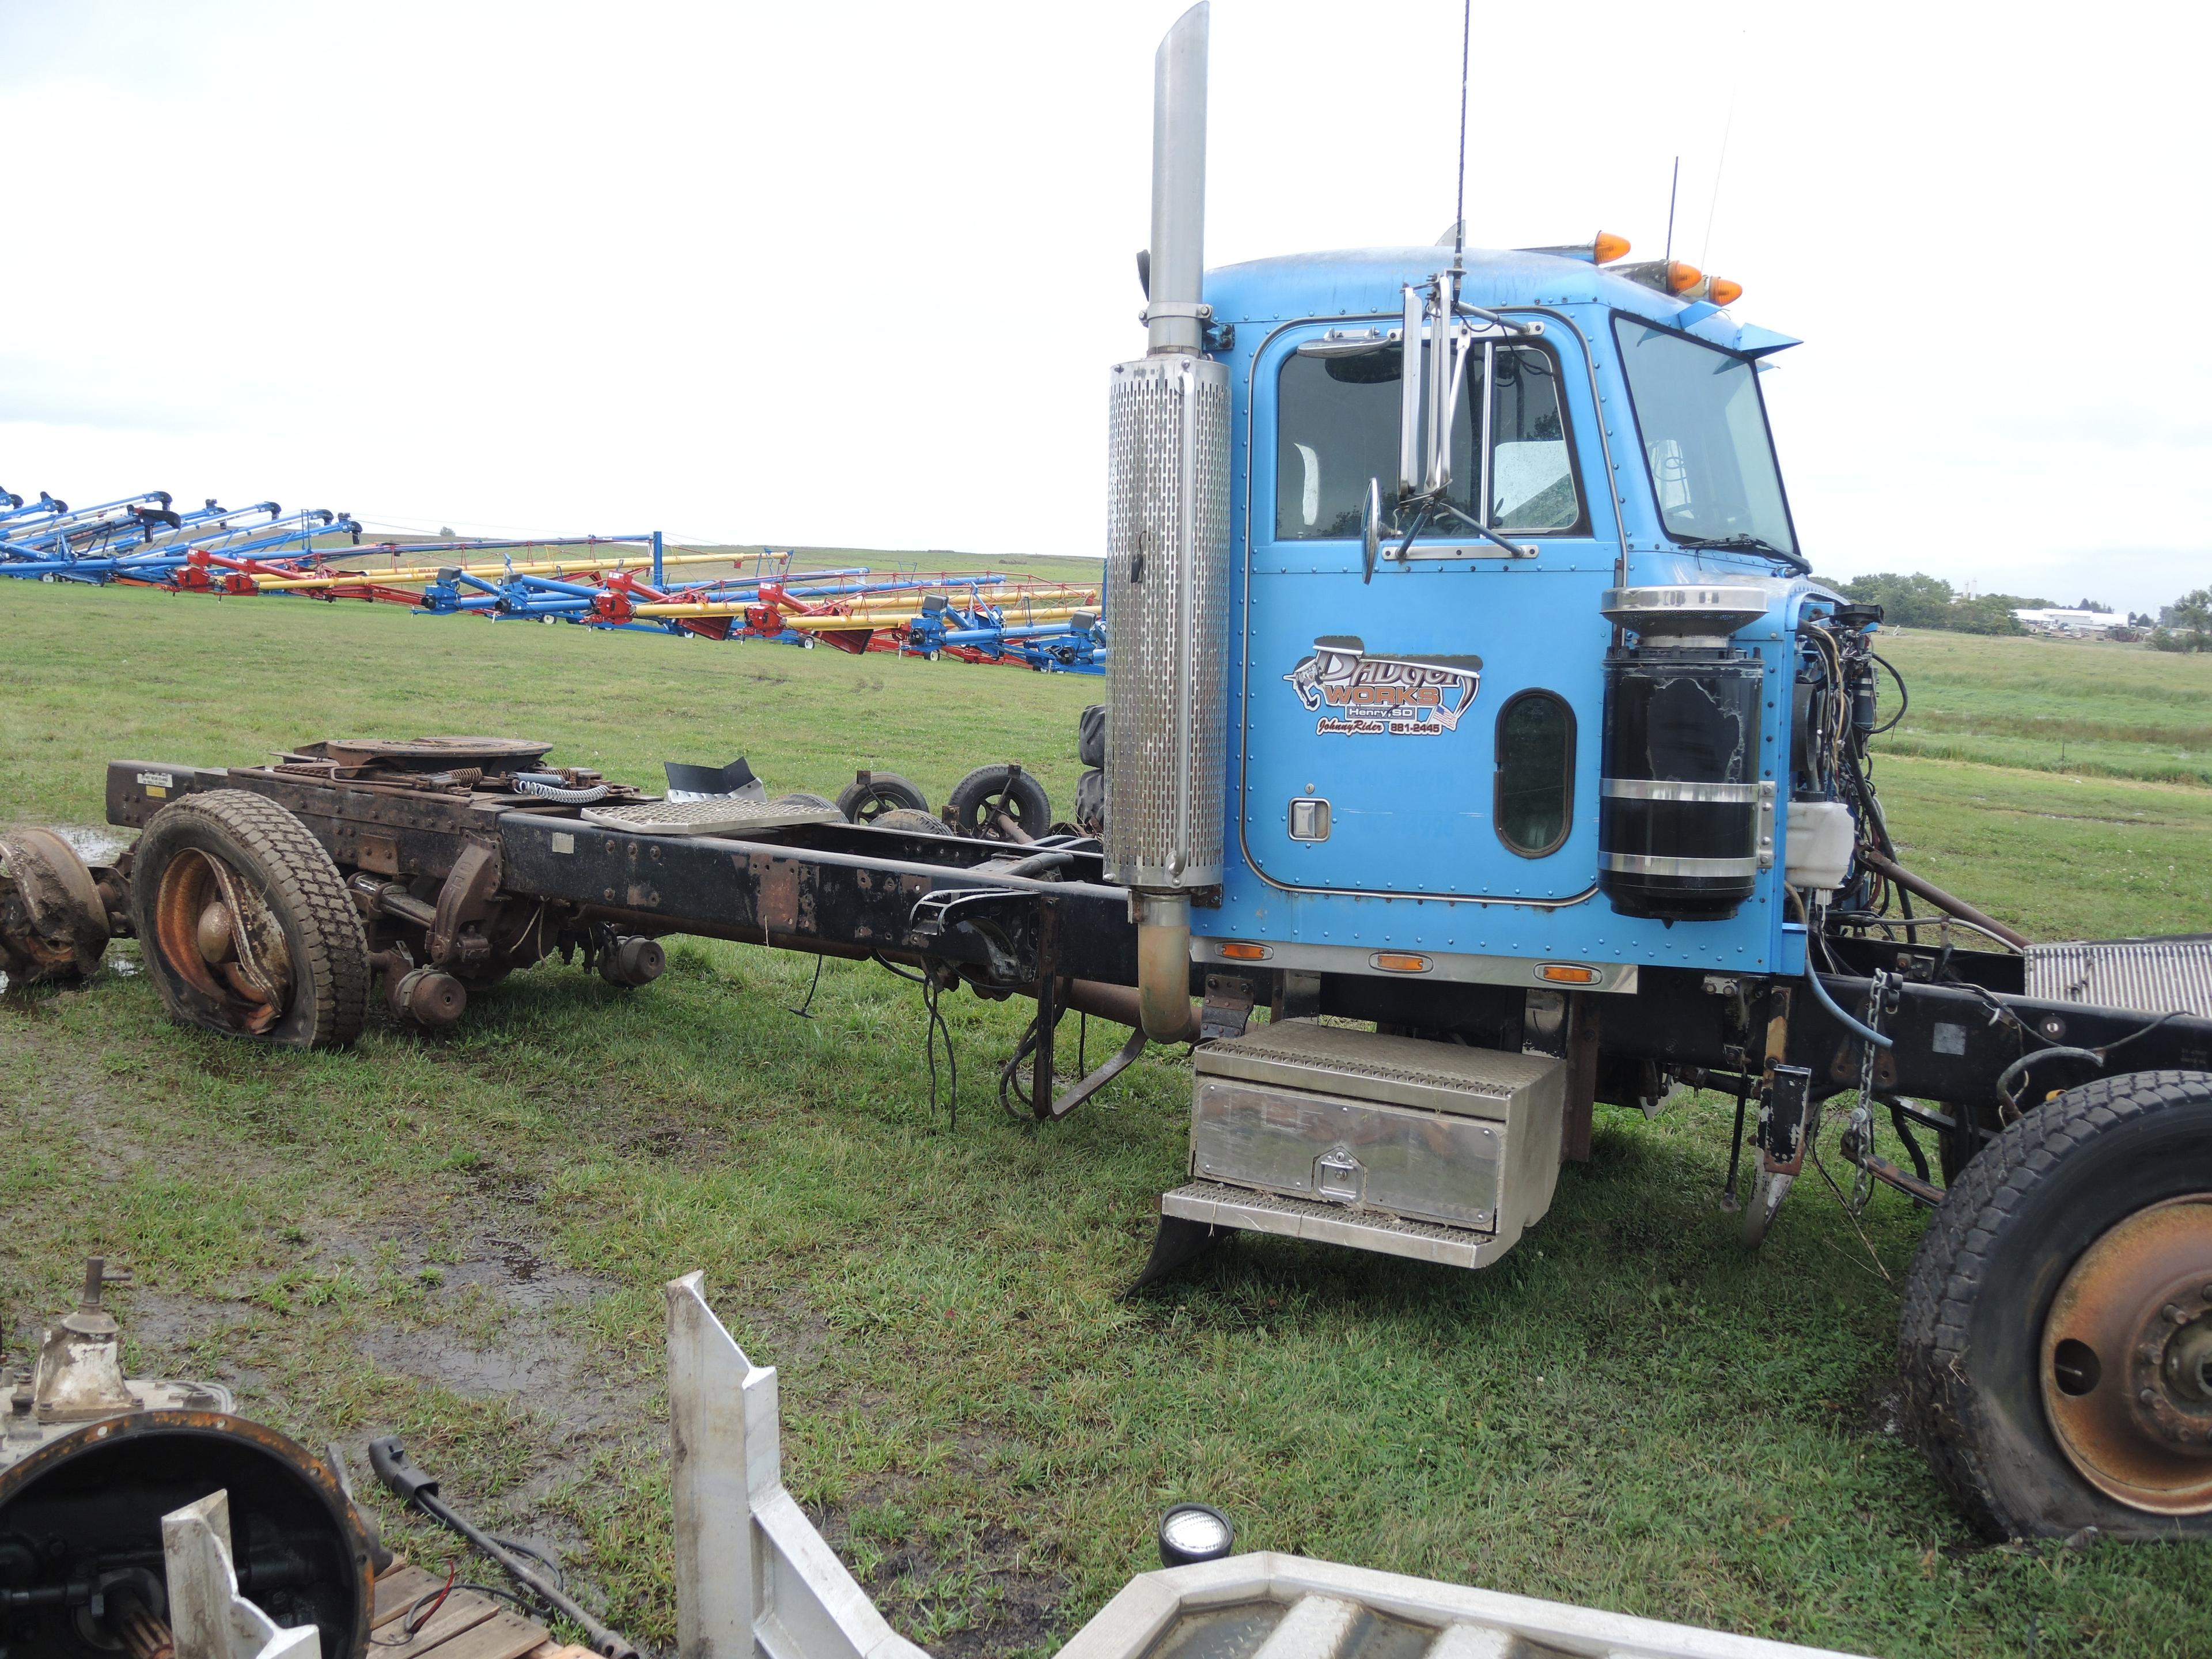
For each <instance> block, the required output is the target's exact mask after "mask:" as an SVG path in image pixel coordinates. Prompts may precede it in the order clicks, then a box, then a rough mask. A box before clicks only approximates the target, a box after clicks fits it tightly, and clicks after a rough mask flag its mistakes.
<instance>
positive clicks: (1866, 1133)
mask: <svg viewBox="0 0 2212 1659" xmlns="http://www.w3.org/2000/svg"><path fill="white" fill-rule="evenodd" d="M1890 977H1891V976H1890V975H1889V974H1888V973H1887V971H1885V970H1884V969H1880V968H1877V969H1875V970H1874V979H1873V981H1872V982H1871V983H1870V984H1869V986H1868V987H1867V1012H1866V1023H1867V1030H1869V1031H1875V1032H1879V1031H1880V1030H1881V1013H1882V1006H1883V1004H1884V1003H1885V1002H1886V1001H1887V1000H1888V994H1889V980H1890ZM1859 1051H1860V1052H1859V1098H1858V1104H1857V1105H1856V1106H1854V1107H1852V1108H1851V1121H1850V1126H1849V1127H1847V1128H1845V1130H1844V1146H1843V1150H1844V1156H1845V1157H1846V1158H1850V1161H1851V1164H1852V1165H1853V1167H1854V1169H1855V1170H1856V1171H1857V1173H1856V1174H1854V1175H1853V1176H1852V1177H1851V1195H1850V1200H1849V1202H1848V1203H1846V1204H1845V1206H1844V1207H1845V1208H1846V1209H1848V1210H1849V1211H1850V1212H1851V1214H1852V1215H1853V1216H1854V1217H1857V1216H1863V1215H1864V1214H1865V1213H1866V1210H1867V1206H1868V1205H1869V1204H1870V1203H1872V1202H1873V1201H1874V1186H1875V1182H1874V1171H1873V1170H1871V1169H1869V1167H1868V1159H1869V1158H1871V1157H1872V1156H1873V1153H1874V1064H1875V1045H1874V1044H1873V1043H1871V1042H1867V1041H1866V1040H1865V1039H1864V1038H1861V1039H1860V1041H1859Z"/></svg>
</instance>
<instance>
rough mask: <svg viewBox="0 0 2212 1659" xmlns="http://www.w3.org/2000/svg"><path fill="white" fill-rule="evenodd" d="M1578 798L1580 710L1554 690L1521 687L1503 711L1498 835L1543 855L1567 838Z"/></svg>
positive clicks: (1525, 854)
mask: <svg viewBox="0 0 2212 1659" xmlns="http://www.w3.org/2000/svg"><path fill="white" fill-rule="evenodd" d="M1574 798H1575V711H1574V710H1573V709H1571V708H1568V707H1567V702H1566V699H1565V698H1564V697H1562V696H1559V695H1558V694H1557V693H1556V692H1552V691H1522V692H1519V693H1516V695H1515V696H1511V697H1510V698H1508V699H1507V700H1506V703H1505V707H1504V708H1501V709H1499V710H1498V792H1497V799H1496V801H1495V803H1494V805H1493V807H1492V817H1493V819H1494V820H1495V822H1496V823H1497V825H1498V840H1500V841H1502V842H1504V843H1505V844H1506V846H1507V847H1509V848H1511V849H1512V850H1513V851H1514V852H1516V853H1518V854H1521V856H1522V858H1527V859H1540V858H1542V857H1543V856H1544V855H1545V854H1547V853H1553V852H1556V851H1558V850H1559V843H1560V842H1564V841H1565V840H1566V838H1567V829H1568V822H1569V819H1570V818H1571V816H1572V814H1573V811H1574Z"/></svg>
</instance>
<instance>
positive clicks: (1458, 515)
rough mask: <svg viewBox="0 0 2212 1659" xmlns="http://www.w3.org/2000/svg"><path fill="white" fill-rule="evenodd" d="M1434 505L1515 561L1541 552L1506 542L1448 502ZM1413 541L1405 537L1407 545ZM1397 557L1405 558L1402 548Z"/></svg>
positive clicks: (1423, 515)
mask: <svg viewBox="0 0 2212 1659" xmlns="http://www.w3.org/2000/svg"><path fill="white" fill-rule="evenodd" d="M1436 505H1437V507H1442V508H1443V510H1444V511H1445V512H1447V513H1450V514H1451V515H1452V517H1454V518H1455V519H1457V520H1459V521H1460V522H1461V523H1462V524H1463V525H1465V526H1467V527H1468V529H1469V530H1472V531H1473V532H1474V533H1475V534H1476V535H1478V536H1480V537H1481V538H1483V540H1485V541H1486V542H1495V543H1496V544H1498V546H1500V547H1502V548H1504V550H1506V551H1507V552H1508V553H1510V554H1511V555H1512V556H1514V557H1515V558H1516V559H1533V558H1534V557H1535V556H1537V554H1538V553H1539V552H1540V551H1541V549H1539V548H1537V547H1535V546H1534V545H1533V544H1530V543H1528V542H1509V541H1507V540H1506V539H1505V538H1504V537H1503V536H1501V535H1499V534H1498V532H1496V531H1494V530H1492V528H1491V527H1490V526H1487V525H1482V524H1477V523H1476V522H1475V521H1474V519H1472V518H1471V517H1469V516H1468V514H1467V513H1462V511H1460V509H1459V508H1457V507H1454V506H1453V505H1452V504H1451V503H1450V502H1449V501H1438V502H1437V503H1436ZM1427 515H1428V509H1427V507H1423V509H1422V517H1424V518H1425V517H1426V516H1427ZM1415 527H1416V528H1418V527H1419V520H1416V522H1415ZM1406 542H1407V546H1411V545H1412V544H1413V538H1412V537H1411V536H1408V537H1407V538H1406ZM1398 556H1399V557H1400V558H1401V559H1402V558H1404V557H1405V556H1406V554H1405V550H1404V549H1403V548H1401V549H1400V550H1399V552H1398Z"/></svg>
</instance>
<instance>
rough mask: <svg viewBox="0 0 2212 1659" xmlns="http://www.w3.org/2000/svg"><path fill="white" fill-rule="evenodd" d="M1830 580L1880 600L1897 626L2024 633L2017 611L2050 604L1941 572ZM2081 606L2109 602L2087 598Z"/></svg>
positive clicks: (1849, 594) (1867, 601)
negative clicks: (1956, 581)
mask: <svg viewBox="0 0 2212 1659" xmlns="http://www.w3.org/2000/svg"><path fill="white" fill-rule="evenodd" d="M1831 585H1832V586H1833V587H1834V588H1835V589H1836V591H1837V592H1839V593H1841V594H1843V595H1844V598H1846V599H1856V600H1857V601H1858V603H1860V604H1861V605H1880V606H1881V617H1882V620H1883V621H1884V622H1885V623H1888V624H1889V625H1890V626H1892V627H1893V628H1942V629H1949V630H1950V631H1951V632H1952V633H1954V634H2025V633H2026V632H2027V629H2024V628H2022V627H2021V625H2020V623H2017V622H2016V621H2015V620H2014V619H2013V614H2012V613H2013V612H2014V611H2039V610H2044V609H2046V608H2047V607H2048V606H2049V605H2050V604H2051V601H2050V600H2049V599H2031V598H2027V597H2026V596H2024V595H2021V594H2018V593H1973V594H1967V593H1961V592H1958V591H1957V590H1956V589H1954V587H1953V586H1951V584H1950V583H1948V582H1947V581H1945V580H1943V579H1942V577H1941V576H1928V575H1923V574H1921V573H1920V572H1918V571H1915V572H1913V574H1911V575H1909V576H1900V575H1899V574H1896V573H1895V572H1894V571H1884V572H1882V574H1880V575H1878V576H1854V577H1852V578H1851V580H1849V581H1847V582H1836V583H1832V584H1831ZM2081 608H2082V609H2083V610H2085V611H2086V610H2102V609H2103V608H2104V607H2103V606H2101V605H2094V606H2093V605H2087V604H2085V605H2083V606H2082V607H2081Z"/></svg>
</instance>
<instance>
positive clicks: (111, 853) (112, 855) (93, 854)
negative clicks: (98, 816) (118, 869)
mask: <svg viewBox="0 0 2212 1659" xmlns="http://www.w3.org/2000/svg"><path fill="white" fill-rule="evenodd" d="M46 828H47V829H51V830H52V831H53V832H54V834H56V835H58V836H60V837H61V838H62V839H63V840H64V841H65V842H68V843H69V844H70V848H71V849H72V850H73V851H74V852H75V853H76V855H77V856H78V857H79V858H81V859H82V860H84V861H85V862H86V863H87V864H112V863H114V862H115V860H116V856H117V854H120V853H121V852H122V851H123V849H124V848H126V847H128V846H130V845H131V840H132V836H131V832H130V831H129V830H127V829H117V828H115V826H114V825H112V824H109V823H50V824H48V825H47V826H46Z"/></svg>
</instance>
